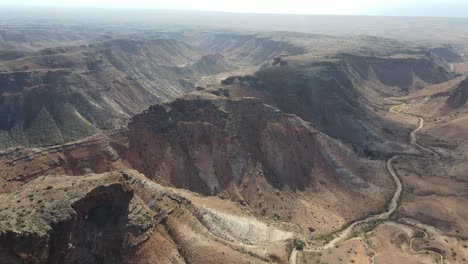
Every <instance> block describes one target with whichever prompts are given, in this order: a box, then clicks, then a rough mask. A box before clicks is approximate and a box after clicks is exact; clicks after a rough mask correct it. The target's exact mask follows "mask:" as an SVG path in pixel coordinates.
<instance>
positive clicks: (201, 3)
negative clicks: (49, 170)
mask: <svg viewBox="0 0 468 264" xmlns="http://www.w3.org/2000/svg"><path fill="white" fill-rule="evenodd" d="M0 5H3V6H5V5H15V6H18V5H26V6H60V7H64V6H65V7H113V8H143V9H184V10H207V11H227V12H247V13H287V14H343V15H402V16H456V17H467V16H468V12H467V10H468V0H235V1H232V0H229V1H228V0H78V1H73V0H0Z"/></svg>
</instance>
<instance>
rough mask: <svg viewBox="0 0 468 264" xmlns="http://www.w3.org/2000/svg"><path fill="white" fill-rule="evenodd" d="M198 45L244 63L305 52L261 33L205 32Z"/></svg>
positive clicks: (254, 62)
mask: <svg viewBox="0 0 468 264" xmlns="http://www.w3.org/2000/svg"><path fill="white" fill-rule="evenodd" d="M198 45H199V47H200V49H201V50H204V51H205V52H207V53H221V54H223V55H224V56H225V57H226V58H228V59H229V60H232V61H235V62H238V63H246V64H262V63H264V62H265V61H268V60H271V59H273V58H275V57H277V56H279V55H298V54H303V53H305V52H306V49H305V47H303V46H301V45H295V44H292V43H290V42H289V41H286V40H284V41H280V40H276V39H273V38H272V37H271V36H262V35H261V34H250V35H242V34H207V35H204V36H202V38H201V41H200V42H199V44H198Z"/></svg>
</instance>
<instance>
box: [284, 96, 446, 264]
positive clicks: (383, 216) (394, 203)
mask: <svg viewBox="0 0 468 264" xmlns="http://www.w3.org/2000/svg"><path fill="white" fill-rule="evenodd" d="M405 105H406V104H400V105H396V106H393V107H391V108H390V109H389V111H390V112H392V113H398V114H404V115H409V116H413V117H416V118H418V120H419V123H418V127H417V128H415V129H414V130H413V131H411V133H410V142H409V143H410V144H411V145H413V146H415V147H417V148H419V149H421V150H422V151H423V152H426V153H431V154H432V155H434V156H438V154H437V153H436V152H435V151H433V150H431V149H429V148H426V147H424V146H422V145H420V144H419V143H418V142H417V138H416V134H417V133H418V132H419V131H420V130H421V129H422V128H423V127H424V119H423V118H422V117H420V116H416V115H413V114H409V113H406V112H401V111H398V110H397V109H398V108H401V107H403V106H405ZM402 156H403V155H395V156H393V157H391V158H390V159H388V160H387V171H388V173H389V174H390V175H391V177H392V179H393V181H394V182H395V186H396V188H395V193H394V194H393V197H392V199H391V200H390V202H389V203H388V206H387V210H386V211H385V212H382V213H380V214H376V215H369V216H367V217H366V218H364V219H362V220H358V221H356V222H354V223H352V224H351V225H349V226H348V227H347V228H345V229H344V230H342V231H340V233H339V234H338V235H337V236H336V237H335V238H334V239H333V240H331V241H330V242H328V243H327V244H325V245H324V246H322V247H319V248H313V249H304V250H303V251H306V252H319V251H322V250H324V249H329V248H332V247H334V246H335V245H336V244H338V243H340V242H342V241H343V240H344V239H345V238H347V237H349V236H350V235H351V234H352V232H353V231H354V229H355V228H356V227H357V226H359V225H362V224H366V223H369V222H373V221H376V220H387V219H388V218H389V217H390V215H391V214H392V213H394V212H395V211H396V209H397V208H398V200H399V199H400V196H401V192H402V190H403V186H402V184H401V181H400V179H399V178H398V175H397V173H396V171H395V168H394V167H393V161H394V160H396V159H398V158H401V157H402ZM408 156H411V157H415V158H422V157H417V156H412V155H408ZM423 232H424V231H423ZM424 233H425V232H424ZM426 235H427V234H426ZM412 241H413V240H411V243H410V246H412ZM411 250H413V248H412V247H411ZM413 251H414V250H413ZM414 252H416V251H414ZM439 255H440V254H439ZM440 257H441V258H442V256H440ZM296 258H297V249H295V248H294V249H293V250H292V252H291V255H290V258H289V263H290V264H296ZM442 261H443V258H442Z"/></svg>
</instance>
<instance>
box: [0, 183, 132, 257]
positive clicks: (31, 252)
mask: <svg viewBox="0 0 468 264" xmlns="http://www.w3.org/2000/svg"><path fill="white" fill-rule="evenodd" d="M123 181H124V179H123V178H119V177H117V176H116V175H97V176H89V177H86V178H74V177H60V178H56V177H41V178H38V179H37V180H35V181H33V182H31V183H30V184H27V185H25V186H23V187H22V188H20V189H19V190H17V191H16V192H15V193H13V194H6V195H3V196H2V197H1V199H2V211H1V212H0V219H1V221H0V230H1V235H0V260H1V262H2V263H97V262H99V263H119V262H120V258H121V254H120V251H121V247H122V246H123V242H124V240H125V236H124V234H125V232H124V231H125V228H126V226H127V224H128V221H129V219H128V212H129V203H130V200H131V199H132V197H133V191H132V189H131V188H130V187H129V186H128V185H127V184H125V183H124V182H123Z"/></svg>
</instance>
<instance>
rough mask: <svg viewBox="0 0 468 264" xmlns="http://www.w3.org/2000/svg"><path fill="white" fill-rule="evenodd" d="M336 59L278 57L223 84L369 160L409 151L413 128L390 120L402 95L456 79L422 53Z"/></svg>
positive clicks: (340, 56) (342, 56)
mask: <svg viewBox="0 0 468 264" xmlns="http://www.w3.org/2000/svg"><path fill="white" fill-rule="evenodd" d="M418 56H419V57H418V58H414V55H413V54H406V55H404V54H395V55H393V56H391V57H363V56H358V55H350V54H340V55H338V56H337V57H335V58H333V59H321V60H317V59H308V58H307V57H278V58H276V59H274V60H273V61H272V62H271V64H268V65H265V66H264V67H262V69H261V70H260V71H258V72H257V73H255V74H254V75H253V76H246V77H231V78H228V79H226V80H224V81H223V84H224V85H227V86H228V87H229V88H228V89H229V90H231V91H232V93H233V95H235V96H254V97H259V98H261V99H262V100H263V101H264V102H266V103H268V104H271V105H273V106H275V107H277V108H279V109H281V110H283V111H284V112H287V113H293V114H296V115H298V116H299V117H301V118H303V119H304V120H307V121H310V122H312V123H313V124H314V125H315V126H316V127H317V128H319V129H320V130H322V131H324V132H325V133H327V134H328V135H330V136H332V137H336V138H339V139H342V140H344V141H345V142H347V143H351V144H352V145H353V147H354V148H355V149H356V150H358V151H360V152H361V153H362V154H364V155H366V156H380V155H388V153H390V152H394V151H406V150H405V147H404V146H402V145H401V144H398V141H400V142H401V143H404V142H405V136H404V135H405V134H407V133H409V132H408V127H405V125H402V124H401V123H400V122H399V121H398V120H397V119H395V118H393V117H392V116H387V115H386V112H387V111H388V108H389V105H391V103H392V102H391V101H388V100H384V99H382V97H388V96H396V95H402V94H405V93H407V92H408V91H412V90H416V89H420V88H422V87H424V86H426V85H428V84H431V83H440V82H444V81H447V80H449V79H450V78H452V77H453V76H455V74H452V73H450V72H448V70H447V69H446V68H445V67H446V65H444V64H442V65H439V64H436V63H435V62H433V61H432V60H431V59H429V58H426V57H424V55H423V54H419V55H418Z"/></svg>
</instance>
